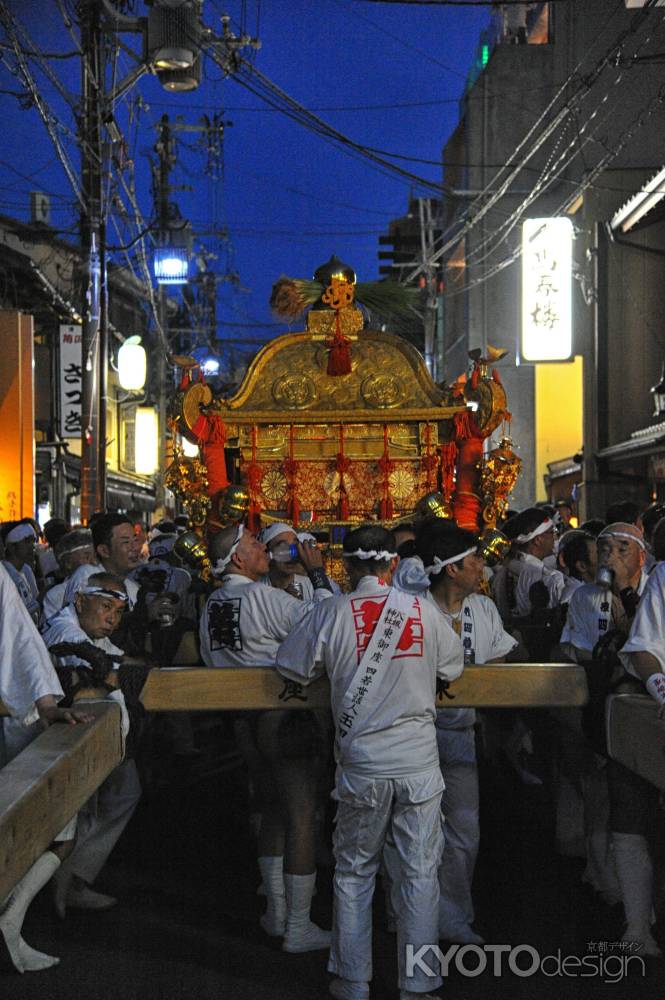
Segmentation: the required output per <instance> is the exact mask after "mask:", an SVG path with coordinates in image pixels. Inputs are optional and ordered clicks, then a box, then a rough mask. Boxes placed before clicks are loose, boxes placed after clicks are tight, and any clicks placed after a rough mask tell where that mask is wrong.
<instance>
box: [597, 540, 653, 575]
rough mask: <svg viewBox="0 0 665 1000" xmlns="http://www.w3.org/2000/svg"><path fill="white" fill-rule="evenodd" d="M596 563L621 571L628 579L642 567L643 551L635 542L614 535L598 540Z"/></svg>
mask: <svg viewBox="0 0 665 1000" xmlns="http://www.w3.org/2000/svg"><path fill="white" fill-rule="evenodd" d="M598 563H599V565H601V566H608V567H609V568H610V569H612V570H614V572H615V573H616V572H617V571H620V570H623V573H624V574H625V576H626V577H628V578H631V579H632V578H633V577H635V576H637V575H638V574H639V573H640V571H641V569H642V566H643V565H644V550H643V548H642V547H641V546H640V544H639V543H638V542H637V541H633V540H632V539H631V538H621V537H616V536H615V535H601V536H600V537H599V538H598Z"/></svg>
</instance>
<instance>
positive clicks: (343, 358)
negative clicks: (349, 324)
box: [326, 337, 351, 375]
mask: <svg viewBox="0 0 665 1000" xmlns="http://www.w3.org/2000/svg"><path fill="white" fill-rule="evenodd" d="M326 371H327V373H328V375H348V374H349V373H350V372H351V352H350V351H349V341H348V340H347V338H346V337H342V338H340V339H339V340H338V339H337V337H336V338H335V339H334V340H333V343H332V347H331V348H330V351H329V352H328V367H327V369H326Z"/></svg>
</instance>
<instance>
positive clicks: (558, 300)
mask: <svg viewBox="0 0 665 1000" xmlns="http://www.w3.org/2000/svg"><path fill="white" fill-rule="evenodd" d="M572 249H573V224H572V222H571V221H570V219H568V218H565V217H564V218H555V219H529V220H528V221H527V222H525V223H524V224H523V226H522V341H521V348H520V356H521V357H522V359H523V360H524V361H566V360H567V359H568V358H570V357H571V355H572V353H573V327H572V301H571V283H572Z"/></svg>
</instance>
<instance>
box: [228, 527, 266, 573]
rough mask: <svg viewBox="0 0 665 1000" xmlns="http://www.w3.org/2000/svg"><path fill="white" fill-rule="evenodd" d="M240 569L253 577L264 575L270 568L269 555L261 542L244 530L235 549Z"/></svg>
mask: <svg viewBox="0 0 665 1000" xmlns="http://www.w3.org/2000/svg"><path fill="white" fill-rule="evenodd" d="M236 555H237V556H238V565H239V567H240V569H241V570H242V571H243V572H244V573H247V575H248V576H252V577H254V578H255V579H257V580H258V579H259V577H262V576H265V575H266V573H267V572H268V569H269V568H270V557H269V556H268V550H267V549H266V547H265V545H264V544H263V542H260V541H259V540H258V538H257V537H256V535H253V534H252V533H251V531H245V532H244V533H243V536H242V538H241V539H240V544H239V545H238V548H237V549H236Z"/></svg>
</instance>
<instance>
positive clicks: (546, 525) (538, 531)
mask: <svg viewBox="0 0 665 1000" xmlns="http://www.w3.org/2000/svg"><path fill="white" fill-rule="evenodd" d="M553 527H554V521H552V520H551V519H550V518H549V517H548V518H546V519H545V520H544V521H543V523H542V524H539V525H538V527H537V528H534V529H533V531H529V532H528V533H527V534H525V535H518V536H517V538H516V539H515V541H516V543H517V544H518V545H525V544H526V543H527V542H531V541H532V540H533V539H534V538H537V537H538V535H544V534H545V532H546V531H549V530H550V529H551V528H553Z"/></svg>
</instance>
